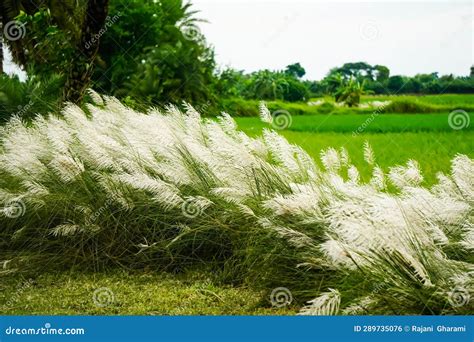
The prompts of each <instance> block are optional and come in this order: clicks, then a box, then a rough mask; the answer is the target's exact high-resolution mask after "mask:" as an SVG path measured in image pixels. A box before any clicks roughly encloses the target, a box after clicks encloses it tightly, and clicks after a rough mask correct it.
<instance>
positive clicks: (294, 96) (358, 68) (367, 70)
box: [217, 62, 474, 102]
mask: <svg viewBox="0 0 474 342" xmlns="http://www.w3.org/2000/svg"><path fill="white" fill-rule="evenodd" d="M304 75H305V69H304V68H303V67H302V66H301V65H300V64H299V63H296V64H292V65H289V66H287V68H286V69H285V70H282V71H270V70H262V71H257V72H253V73H250V74H245V73H244V72H243V71H237V70H234V69H226V70H224V71H222V72H220V73H219V75H218V87H217V90H218V92H219V94H220V95H222V96H224V97H243V98H247V99H260V100H285V101H292V102H293V101H304V100H306V99H308V98H309V97H318V96H324V95H330V96H334V97H336V100H337V99H338V98H339V97H340V96H343V97H344V95H343V94H344V93H347V91H345V90H344V89H347V88H351V89H353V91H352V93H354V91H355V92H357V91H359V92H364V93H369V94H420V95H422V94H440V93H459V94H468V93H471V94H472V93H474V67H473V68H471V72H470V75H469V76H461V77H455V76H453V75H443V76H439V75H438V73H437V72H433V73H430V74H418V75H415V76H413V77H409V76H401V75H394V76H390V70H389V68H388V67H386V66H384V65H370V64H368V63H365V62H357V63H346V64H344V65H343V66H341V67H337V68H333V69H331V70H330V71H329V73H328V74H327V76H326V77H324V78H323V79H322V80H320V81H308V80H302V79H301V78H302V77H303V76H304ZM362 88H363V90H362Z"/></svg>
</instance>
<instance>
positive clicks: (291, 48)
mask: <svg viewBox="0 0 474 342" xmlns="http://www.w3.org/2000/svg"><path fill="white" fill-rule="evenodd" d="M192 3H193V4H194V7H193V8H194V9H197V10H200V13H199V14H198V17H200V18H203V19H206V20H208V23H202V24H200V29H201V31H202V33H203V34H204V35H205V36H206V37H207V40H208V42H210V43H211V44H212V45H213V46H214V48H215V52H216V59H217V62H218V63H219V65H221V66H231V67H233V68H236V69H239V70H245V71H247V72H250V71H255V70H259V69H265V68H267V69H272V70H278V69H283V68H285V66H286V65H288V64H291V63H295V62H300V63H301V64H302V66H303V67H304V68H305V69H306V72H307V75H306V78H307V79H321V78H323V77H324V76H325V75H326V74H327V72H328V71H329V69H330V68H333V67H336V66H340V65H342V64H344V63H347V62H357V61H365V62H367V63H369V64H382V65H386V66H388V67H389V68H390V70H391V74H392V75H396V74H402V75H408V76H412V75H415V74H417V73H431V72H434V71H438V72H440V74H451V73H452V74H454V75H469V71H470V67H471V65H472V64H473V55H474V52H473V45H474V44H473V23H474V21H473V2H472V1H467V2H466V1H452V0H451V1H444V2H441V1H422V2H420V1H418V2H414V1H398V2H388V1H372V2H360V1H345V2H342V1H330V2H329V1H318V0H313V1H309V0H307V1H303V0H286V1H285V0H280V1H275V0H274V1H270V0H240V1H239V0H194V1H192Z"/></svg>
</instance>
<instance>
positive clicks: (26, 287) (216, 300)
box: [0, 271, 297, 315]
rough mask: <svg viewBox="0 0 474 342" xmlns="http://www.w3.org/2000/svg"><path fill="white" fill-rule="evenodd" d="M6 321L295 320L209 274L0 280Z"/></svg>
mask: <svg viewBox="0 0 474 342" xmlns="http://www.w3.org/2000/svg"><path fill="white" fill-rule="evenodd" d="M0 280H2V282H1V283H0V292H2V296H0V314H2V315H118V314H120V315H291V314H294V313H295V312H297V310H296V309H295V308H291V307H286V308H276V307H272V306H271V303H270V300H269V298H267V297H268V296H265V295H264V294H263V293H260V292H256V291H252V290H250V289H247V288H239V287H231V286H225V285H216V284H215V283H213V281H212V280H211V279H210V278H209V277H206V274H184V275H169V274H164V273H160V274H157V273H143V272H140V273H126V272H123V271H116V272H113V273H107V274H104V273H94V274H77V273H74V274H71V275H70V274H65V273H60V274H44V275H40V276H36V277H19V276H15V277H11V278H2V279H0Z"/></svg>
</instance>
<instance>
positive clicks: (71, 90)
mask: <svg viewBox="0 0 474 342" xmlns="http://www.w3.org/2000/svg"><path fill="white" fill-rule="evenodd" d="M196 14H197V12H196V11H194V10H193V9H192V8H191V5H190V4H189V3H188V2H186V1H184V0H87V1H86V0H84V1H76V0H64V1H44V0H2V1H0V22H1V24H2V27H1V28H2V29H0V48H1V46H2V45H3V44H5V45H6V46H7V47H8V49H9V50H10V51H11V53H12V56H13V60H14V62H16V63H17V64H18V65H19V66H20V67H22V68H23V69H24V70H25V71H26V72H27V74H28V80H27V81H26V82H20V81H19V80H18V78H17V77H9V76H7V75H5V74H3V54H0V117H1V116H2V115H4V116H5V117H7V116H9V115H11V113H12V112H15V108H17V107H18V105H20V104H21V105H24V103H30V104H31V105H30V106H29V107H28V108H30V109H31V112H32V113H33V111H34V110H36V109H37V108H39V107H41V106H42V107H44V108H55V107H56V106H60V104H61V103H62V101H63V100H67V101H72V102H76V103H80V102H81V101H82V99H83V97H84V95H85V90H86V89H87V88H88V87H92V88H94V89H96V90H97V91H99V92H101V93H103V94H108V95H113V96H116V97H118V98H120V99H121V100H123V101H124V102H126V103H127V104H129V105H131V106H135V107H140V106H143V107H148V106H153V105H162V104H167V103H182V101H187V102H191V103H193V104H195V105H198V106H199V105H201V104H202V105H210V106H215V105H218V104H219V102H220V101H221V100H222V99H226V98H235V97H238V98H243V99H253V100H283V101H289V102H299V101H307V100H308V99H310V98H311V97H317V96H323V95H331V96H334V97H335V98H336V100H338V99H339V100H341V101H342V100H344V101H345V102H346V103H354V105H356V104H357V102H358V100H359V98H360V95H362V94H366V93H373V94H408V93H409V94H438V93H474V69H471V74H470V76H466V77H454V76H453V75H444V76H439V75H438V73H431V74H420V75H416V76H414V77H407V76H400V75H393V76H392V75H390V70H389V69H388V67H386V66H383V65H373V66H372V65H370V64H367V63H365V62H357V63H346V64H344V65H343V66H341V67H337V68H334V69H331V70H330V71H329V73H328V74H327V76H326V77H324V78H323V79H322V80H320V81H311V80H305V79H304V76H305V75H306V71H305V69H304V68H303V66H301V64H300V63H294V64H290V65H288V66H287V67H286V68H284V69H282V70H275V71H274V70H260V71H256V72H252V73H245V72H243V71H239V70H235V69H231V68H229V69H224V70H221V69H218V68H217V66H216V62H215V57H214V50H213V48H212V47H211V46H210V45H209V44H208V43H207V42H206V39H205V37H204V36H203V35H202V33H201V32H200V30H199V28H198V23H199V21H200V20H199V19H197V17H196ZM91 18H92V19H91ZM12 24H13V25H12ZM11 35H15V36H14V37H12V36H11ZM0 51H1V49H0ZM38 94H41V95H38ZM40 102H41V103H42V104H40ZM25 112H28V111H25ZM2 113H3V114H2ZM25 115H26V114H25Z"/></svg>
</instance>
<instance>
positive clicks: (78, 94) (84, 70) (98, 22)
mask: <svg viewBox="0 0 474 342" xmlns="http://www.w3.org/2000/svg"><path fill="white" fill-rule="evenodd" d="M108 5H109V0H89V1H88V3H87V9H86V15H85V18H84V23H83V24H82V33H81V39H80V41H79V44H78V46H77V48H76V58H75V60H74V61H73V62H72V64H71V69H70V72H69V75H68V78H67V80H66V85H65V87H64V99H65V100H66V101H70V102H73V103H80V102H81V101H82V99H83V97H84V93H85V91H86V89H87V87H88V86H89V84H90V82H91V77H92V71H93V67H94V60H95V57H96V55H97V51H98V50H99V39H100V35H101V34H103V33H104V32H103V31H101V30H102V29H103V28H104V25H105V21H106V19H107V13H108Z"/></svg>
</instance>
